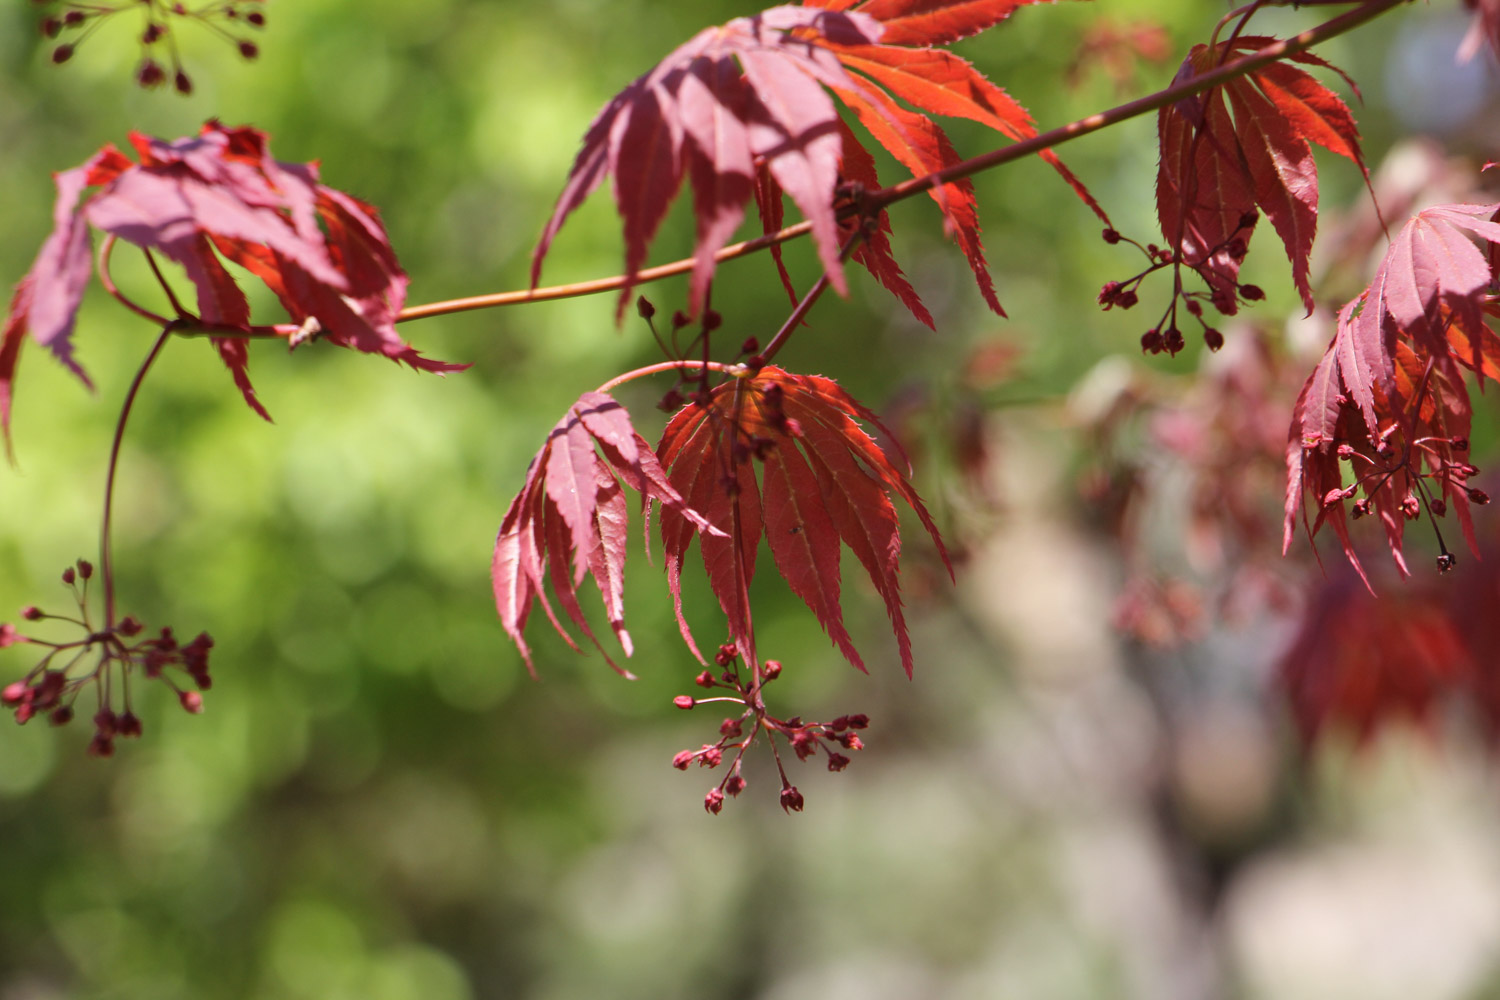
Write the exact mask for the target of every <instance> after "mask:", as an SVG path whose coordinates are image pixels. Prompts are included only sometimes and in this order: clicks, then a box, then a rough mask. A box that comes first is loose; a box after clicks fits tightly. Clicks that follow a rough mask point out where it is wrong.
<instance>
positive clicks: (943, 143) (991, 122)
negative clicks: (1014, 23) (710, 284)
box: [804, 0, 1110, 325]
mask: <svg viewBox="0 0 1500 1000" xmlns="http://www.w3.org/2000/svg"><path fill="white" fill-rule="evenodd" d="M804 2H805V3H806V5H807V6H809V7H822V8H832V9H837V10H849V11H851V12H852V13H857V14H863V15H865V16H867V17H871V18H874V19H875V20H876V21H878V22H879V23H880V25H881V27H882V28H883V29H884V30H883V32H882V33H881V35H880V41H879V44H868V43H859V44H850V43H847V42H840V41H836V40H829V41H826V42H824V43H823V44H825V45H826V46H827V47H828V48H830V49H831V50H833V52H834V53H835V54H836V55H837V56H838V58H839V62H841V63H842V64H843V65H844V68H845V69H847V70H849V71H851V72H852V73H853V74H855V78H856V79H857V80H859V82H860V83H861V84H862V89H861V90H859V91H848V90H841V89H838V88H835V93H837V94H838V96H839V99H840V100H842V101H843V102H844V104H845V105H847V106H848V107H849V109H850V110H851V111H853V112H854V115H855V117H857V118H858V119H859V121H860V124H862V125H864V126H865V128H866V129H867V130H868V131H869V132H870V134H871V135H872V136H874V137H875V139H876V141H878V142H879V143H880V144H881V145H882V146H884V147H885V148H886V150H887V151H889V152H890V153H891V155H892V156H894V157H895V158H896V160H897V161H898V162H900V163H901V164H902V165H903V166H905V167H906V168H907V169H909V170H911V172H912V174H913V175H914V176H918V177H921V176H925V175H927V174H931V173H935V172H937V171H939V170H943V169H945V168H947V167H951V166H953V165H955V164H957V163H958V162H959V161H960V157H959V155H958V153H957V152H956V151H955V150H954V148H953V144H952V142H951V141H950V140H949V139H948V135H947V133H946V132H944V131H943V130H942V128H940V127H939V126H938V125H937V124H936V123H935V122H933V120H932V119H931V118H929V117H928V115H929V114H935V115H942V116H944V117H949V118H966V119H969V120H970V121H975V122H978V123H980V124H981V125H986V126H988V127H990V128H992V129H994V130H996V131H997V132H999V133H1001V134H1002V135H1005V136H1008V137H1009V138H1011V139H1017V140H1019V139H1026V138H1030V137H1031V136H1034V135H1035V134H1036V127H1035V125H1034V123H1033V121H1032V119H1031V115H1030V114H1029V113H1028V112H1027V111H1026V109H1025V108H1024V107H1022V106H1021V105H1020V104H1019V103H1018V102H1017V101H1016V100H1015V99H1014V98H1013V97H1011V96H1010V95H1009V94H1007V93H1006V92H1005V91H1004V90H1002V89H1001V88H1000V87H997V86H996V85H995V84H993V83H991V82H990V81H989V80H988V79H986V78H985V76H984V75H983V74H982V73H980V72H979V71H978V70H977V69H975V68H974V65H973V64H972V63H970V62H969V61H968V60H966V59H963V58H961V57H960V56H956V55H954V54H953V53H952V52H948V51H946V50H945V49H941V48H936V47H935V46H940V45H946V44H948V43H950V42H954V41H957V40H958V39H961V38H967V37H969V36H970V35H975V34H978V33H979V32H981V31H984V30H985V29H987V28H990V27H993V26H994V25H996V24H998V23H999V22H1000V21H1002V20H1004V19H1005V18H1006V17H1008V16H1009V15H1010V14H1011V12H1012V11H1014V10H1015V9H1016V8H1018V7H1023V6H1027V5H1028V4H1031V3H1035V2H1037V0H865V2H864V3H849V2H839V0H804ZM898 99H899V100H900V101H904V102H906V103H907V104H910V105H911V106H912V107H914V108H917V109H918V110H916V111H912V110H908V109H906V108H904V107H902V106H901V105H900V104H899V103H897V101H898ZM1040 156H1041V157H1042V159H1043V160H1045V161H1046V162H1047V163H1049V164H1051V165H1052V167H1053V168H1054V169H1056V170H1057V171H1058V173H1060V174H1061V175H1062V176H1063V178H1064V180H1066V181H1067V182H1068V184H1069V185H1070V186H1071V187H1072V188H1073V190H1074V191H1075V192H1076V193H1077V194H1078V195H1079V197H1081V198H1082V199H1083V200H1084V202H1085V203H1086V204H1088V206H1089V207H1090V208H1091V209H1093V211H1094V212H1095V214H1097V215H1098V216H1099V218H1100V219H1102V220H1103V221H1104V224H1105V225H1106V226H1107V225H1109V224H1110V223H1109V217H1108V216H1107V215H1106V214H1105V213H1104V210H1103V209H1102V208H1100V207H1099V205H1098V203H1097V202H1096V201H1095V200H1094V198H1093V196H1092V195H1090V194H1089V193H1088V190H1087V189H1086V188H1085V187H1084V186H1083V184H1082V182H1081V181H1079V180H1078V178H1077V177H1075V176H1074V175H1073V173H1072V172H1071V171H1070V170H1069V169H1068V168H1067V167H1066V166H1064V165H1063V163H1062V161H1061V160H1059V159H1058V158H1057V155H1056V154H1055V153H1053V152H1052V151H1051V150H1044V151H1042V153H1041V154H1040ZM858 158H863V159H869V154H868V153H867V152H866V151H865V150H864V149H863V148H862V147H860V146H859V142H858V140H857V139H856V138H855V137H854V135H853V134H852V133H846V134H845V136H844V161H845V174H846V176H847V177H848V179H850V180H858V179H859V178H857V177H855V176H854V175H853V173H852V172H851V171H850V170H849V169H848V164H849V162H850V161H851V160H854V159H858ZM872 162H873V161H872ZM928 193H929V194H930V195H931V197H932V198H933V200H935V201H936V202H937V203H938V206H939V207H940V208H941V209H942V212H943V221H944V223H945V225H946V226H947V228H948V231H949V232H950V233H952V235H953V237H954V239H955V240H957V242H958V245H959V248H960V249H961V250H962V251H963V253H964V257H965V258H966V259H967V260H968V262H969V267H970V269H971V270H972V271H973V272H974V280H975V282H976V283H977V284H978V286H979V291H980V294H981V295H982V296H983V297H984V300H985V302H986V303H987V304H988V305H989V307H990V308H991V309H993V310H994V311H995V312H996V313H999V314H1000V315H1002V316H1003V315H1005V310H1004V309H1002V308H1001V307H1000V302H999V299H998V298H996V296H995V289H994V283H993V282H992V281H991V279H990V274H989V268H988V265H987V264H986V263H985V259H984V247H983V245H982V244H981V242H980V239H979V216H978V208H977V204H976V201H975V197H974V186H973V184H972V183H971V182H970V181H969V180H967V179H964V180H960V181H955V182H954V183H952V184H945V185H942V186H941V187H938V188H933V189H932V190H930V191H929V192H928ZM883 215H884V213H882V218H883ZM887 261H889V263H887ZM872 265H873V266H872ZM866 266H867V267H869V268H870V270H871V272H872V273H874V274H875V276H876V278H878V279H881V280H882V283H886V282H885V279H884V278H882V272H881V270H877V267H879V268H881V269H883V270H886V271H888V270H889V269H890V268H892V267H894V266H895V262H894V260H889V252H888V251H884V252H879V251H872V254H871V261H867V262H866ZM897 273H899V269H897ZM888 287H889V285H888ZM892 291H893V292H895V293H896V294H897V295H898V297H900V298H901V299H902V301H903V302H905V303H906V305H907V306H908V308H911V309H912V312H913V313H914V314H915V315H916V316H917V317H918V318H919V319H922V318H923V315H924V314H925V312H926V311H925V310H922V311H921V312H918V308H919V307H920V303H918V302H915V301H914V300H915V295H914V294H913V295H912V297H911V298H910V299H908V297H907V296H906V295H905V294H903V292H902V291H901V290H899V289H897V288H892ZM929 325H930V324H929Z"/></svg>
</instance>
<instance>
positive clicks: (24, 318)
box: [0, 121, 467, 439]
mask: <svg viewBox="0 0 1500 1000" xmlns="http://www.w3.org/2000/svg"><path fill="white" fill-rule="evenodd" d="M130 143H131V145H132V146H133V147H134V148H135V150H136V152H137V154H138V155H139V157H140V162H139V163H136V162H134V161H132V160H131V159H130V158H129V157H128V156H126V155H125V154H124V153H122V152H120V151H119V150H118V149H116V148H115V147H113V146H106V147H105V148H104V149H103V150H101V151H100V152H99V153H98V154H97V155H95V156H94V157H93V159H91V160H89V161H88V162H87V163H85V164H84V165H83V166H81V167H76V168H74V169H72V170H67V171H64V172H63V173H60V174H58V175H57V176H56V183H57V202H56V205H55V207H54V209H53V230H52V234H51V235H50V236H48V237H47V240H46V242H45V243H43V245H42V249H41V252H40V253H39V254H38V255H37V259H36V262H35V263H34V264H33V265H32V267H31V270H30V271H29V272H28V273H27V275H26V276H25V277H24V278H22V279H21V282H20V284H19V286H18V287H17V288H16V293H15V296H14V297H13V299H12V301H11V306H10V312H9V314H8V316H7V317H6V321H5V325H4V328H3V332H0V424H3V426H4V428H5V430H6V433H7V439H8V434H9V426H10V403H11V392H12V387H13V383H14V381H15V373H16V362H17V360H18V358H19V354H20V349H21V342H22V339H23V338H24V337H25V336H26V334H27V333H30V335H31V339H32V340H34V341H36V342H37V343H38V344H40V345H41V346H43V347H45V348H47V349H48V350H50V351H51V352H52V353H53V355H54V356H56V357H57V359H58V360H59V361H61V362H62V363H63V364H65V365H67V366H68V368H69V369H71V370H72V371H73V372H74V373H75V374H77V375H78V377H79V378H81V379H83V380H84V382H85V383H87V382H88V377H87V376H86V375H85V374H84V372H83V369H82V368H81V367H79V365H78V364H77V362H75V361H74V360H73V345H72V340H71V336H72V332H73V325H74V319H75V317H76V315H77V312H78V305H79V302H80V301H81V300H82V298H83V292H84V288H85V286H86V285H87V284H88V278H89V273H90V268H91V264H90V257H89V227H90V226H93V227H94V228H96V229H99V230H101V231H103V232H105V233H108V234H110V235H111V236H114V237H117V238H118V239H120V240H123V241H125V242H127V243H133V244H135V245H136V246H139V247H142V248H144V249H146V250H147V251H151V250H155V251H159V252H160V253H162V254H163V255H164V256H166V257H168V258H170V259H171V260H173V261H176V262H177V263H178V264H180V265H182V267H183V269H184V270H185V271H186V272H187V275H188V278H189V279H191V281H192V283H193V286H194V288H195V290H196V292H197V298H198V315H197V316H196V317H185V318H186V319H189V320H190V321H191V322H193V323H195V324H197V325H200V326H202V327H204V328H206V329H208V330H222V331H224V332H225V333H226V334H228V333H232V332H234V331H241V332H245V333H248V332H250V330H251V322H250V307H249V304H248V303H247V302H246V300H245V296H244V293H243V292H241V291H240V288H239V286H238V285H237V284H236V283H235V280H234V278H233V277H232V276H231V275H230V273H229V271H228V270H227V269H226V268H225V267H224V263H223V261H224V260H229V261H232V262H234V263H236V264H239V265H242V266H243V267H245V268H246V269H248V270H249V271H250V272H251V273H253V274H255V275H256V276H257V277H258V278H260V279H261V280H262V281H264V282H265V283H266V285H267V286H268V287H269V288H270V289H271V291H272V292H274V293H275V294H276V296H277V298H279V299H280V300H281V303H282V305H284V306H285V307H286V310H287V312H288V313H290V314H291V317H292V320H293V323H292V324H291V325H286V326H284V327H282V328H281V329H280V330H279V332H282V333H284V334H285V335H287V336H291V335H293V334H294V332H296V331H298V330H301V331H304V332H308V331H317V332H321V334H322V335H324V336H326V337H327V338H328V339H329V340H331V341H333V342H334V343H336V344H339V345H342V346H345V347H352V348H354V349H355V350H359V351H366V352H369V353H374V354H382V355H385V356H386V357H388V358H392V359H394V360H397V361H402V362H405V363H406V364H408V365H411V366H412V367H413V368H418V369H422V370H424V371H437V372H448V371H457V370H460V369H462V368H465V367H467V366H466V365H453V364H448V363H446V362H441V361H433V360H430V359H428V358H424V357H422V356H421V355H420V354H418V353H417V352H416V351H415V350H414V349H413V348H411V347H410V346H409V345H407V344H406V343H404V342H403V341H402V340H401V338H400V337H399V336H397V335H396V330H395V325H394V323H395V318H396V314H397V313H398V312H400V310H401V305H402V303H403V302H404V301H405V298H406V284H407V279H406V275H405V273H404V272H403V271H402V270H401V266H400V265H399V264H398V263H397V262H396V256H395V253H394V252H393V251H392V250H391V247H390V242H389V240H388V239H387V237H386V233H385V229H384V228H383V227H382V226H381V224H380V219H379V216H378V215H377V214H376V211H375V209H374V208H373V207H371V206H369V205H366V204H365V203H364V202H361V201H359V200H358V199H356V198H353V197H351V196H349V195H347V194H344V193H343V192H341V191H336V190H334V189H333V188H330V187H327V186H325V185H323V184H320V183H318V175H317V168H316V166H315V165H314V164H300V163H282V162H279V161H277V160H274V159H272V158H271V155H270V151H269V148H268V146H267V143H266V136H265V134H264V133H262V132H259V131H257V130H255V129H253V128H225V127H224V126H222V125H220V124H219V123H218V122H212V121H211V122H209V123H208V124H206V125H204V127H203V130H202V133H201V134H200V135H198V136H197V137H194V138H185V139H178V140H175V141H173V142H164V141H162V140H159V139H152V138H150V137H148V136H144V135H141V134H139V133H134V132H133V133H131V135H130ZM89 188H98V190H97V191H93V192H92V193H90V194H89V195H88V196H87V197H85V198H84V199H83V201H82V202H79V197H80V196H81V195H82V194H83V193H84V191H86V190H87V189H89ZM221 258H222V259H221ZM212 340H213V343H214V345H215V346H216V347H217V348H218V350H219V353H220V355H221V356H222V357H223V359H224V362H225V363H226V364H227V365H228V366H229V368H230V370H231V372H232V373H233V375H234V380H235V384H236V385H237V386H239V388H240V391H241V392H242V393H243V395H244V397H245V401H246V402H247V403H249V404H250V406H251V407H253V408H254V409H255V411H256V412H257V413H259V414H261V416H266V411H265V409H264V408H263V407H262V406H261V405H260V403H259V402H258V401H257V400H256V398H255V392H254V389H253V388H252V387H251V385H250V380H249V375H248V373H247V370H246V364H247V350H246V341H245V339H244V338H241V337H234V336H222V337H213V338H212ZM268 419H269V418H268Z"/></svg>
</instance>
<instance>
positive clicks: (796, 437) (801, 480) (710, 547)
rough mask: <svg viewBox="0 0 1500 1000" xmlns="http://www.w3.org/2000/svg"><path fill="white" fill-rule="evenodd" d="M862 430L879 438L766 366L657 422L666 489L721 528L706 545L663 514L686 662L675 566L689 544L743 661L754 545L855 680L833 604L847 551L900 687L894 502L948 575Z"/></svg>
mask: <svg viewBox="0 0 1500 1000" xmlns="http://www.w3.org/2000/svg"><path fill="white" fill-rule="evenodd" d="M861 420H863V421H865V422H867V423H869V424H871V425H873V426H875V427H876V428H878V429H880V430H881V431H882V432H884V428H883V427H881V425H880V422H879V420H878V419H877V418H876V417H875V415H874V414H873V413H871V412H870V411H869V410H868V409H866V408H865V407H864V406H862V405H861V404H860V403H859V402H857V401H856V400H855V399H854V398H853V397H851V396H850V395H849V394H848V393H846V392H845V391H844V390H843V389H841V388H839V386H838V385H837V384H836V383H834V382H833V381H831V380H829V379H826V378H823V377H821V376H817V375H793V374H791V373H789V372H786V371H783V370H782V369H780V368H777V367H775V366H767V367H765V368H762V369H761V370H760V371H759V372H758V373H757V374H755V375H754V376H747V377H742V378H735V379H732V380H730V381H729V382H728V383H726V384H723V385H720V386H719V387H717V388H716V389H715V390H714V391H713V393H712V394H711V396H710V398H709V399H708V400H707V401H706V402H704V403H699V402H693V403H690V404H688V405H687V406H686V407H684V408H683V409H682V410H680V411H678V413H677V414H676V415H675V416H674V417H673V418H672V420H671V421H670V422H669V423H668V424H667V428H666V431H665V432H664V433H663V434H662V439H661V443H660V445H658V447H657V453H658V455H659V457H660V459H661V463H662V465H663V466H664V467H665V468H666V469H667V472H668V476H669V478H670V480H671V482H672V484H673V486H674V487H675V488H676V489H677V491H678V492H679V493H680V494H681V495H682V496H683V498H684V499H685V500H686V502H687V504H688V505H689V507H691V508H692V509H694V510H698V511H701V512H702V514H703V515H704V516H705V517H706V518H708V519H709V520H710V521H711V522H713V523H714V524H715V525H717V526H719V527H720V528H722V529H724V530H725V534H724V535H723V536H709V535H705V534H703V533H702V531H701V530H695V528H696V526H695V525H694V524H692V523H691V522H690V520H689V519H688V518H687V517H686V515H685V514H684V513H683V512H682V511H681V510H674V509H672V508H670V507H667V508H666V509H664V510H663V511H662V513H661V536H662V544H663V546H664V547H665V550H666V568H667V579H668V587H669V588H670V589H671V591H672V594H673V597H674V599H675V602H676V606H677V620H678V625H679V627H680V628H681V631H682V635H683V638H684V639H685V640H686V641H687V643H688V645H689V647H690V648H691V649H692V650H693V652H694V653H695V654H697V652H698V650H697V645H696V643H695V642H694V641H693V637H692V633H691V632H690V630H689V629H688V626H687V622H686V620H685V619H684V618H683V614H682V568H683V560H684V558H685V557H686V554H687V549H688V547H689V545H690V544H691V543H692V540H693V537H694V535H695V534H696V535H697V536H698V537H699V542H700V544H699V548H700V549H701V552H702V556H703V562H704V566H705V568H706V569H707V571H708V579H709V584H710V586H711V587H712V589H713V592H714V594H715V595H716V596H717V597H718V600H719V604H720V606H721V607H722V608H723V609H724V613H725V615H727V616H728V619H729V629H730V633H731V635H732V637H733V638H734V639H735V641H736V642H737V643H739V644H740V648H741V649H753V648H754V644H753V629H752V623H751V621H750V613H749V607H748V597H747V595H748V590H749V586H750V582H751V580H752V579H753V578H754V576H755V555H756V550H757V549H758V548H759V545H760V538H761V536H762V535H764V536H765V539H766V541H767V543H768V545H769V546H770V549H771V557H772V559H773V560H774V561H775V563H776V568H777V570H778V571H779V572H780V573H781V575H782V576H783V577H784V578H785V579H786V581H787V583H788V585H789V586H790V587H791V588H792V591H793V593H795V594H796V595H797V596H798V597H800V598H802V600H803V601H804V602H805V603H806V604H807V606H808V607H809V608H810V609H811V610H812V612H813V614H814V615H815V616H816V617H817V619H818V623H819V624H820V625H822V627H823V630H824V631H825V632H827V633H828V636H829V638H830V639H832V640H833V643H834V645H835V646H837V647H838V649H839V651H840V652H841V653H843V655H844V656H845V657H846V658H847V659H848V660H849V662H850V663H852V664H854V665H855V666H856V667H859V668H860V669H861V670H863V669H864V662H863V660H862V659H861V658H860V655H859V653H858V651H856V650H855V648H854V643H853V641H852V640H851V638H850V636H849V633H848V630H847V629H846V628H845V627H844V622H843V612H842V609H841V605H840V566H839V563H840V554H841V551H842V548H841V547H842V546H843V545H847V546H848V547H849V549H850V550H852V551H853V552H854V555H855V557H856V558H857V559H858V560H859V562H860V564H861V565H862V566H864V568H865V571H866V573H868V574H869V577H870V581H871V582H872V583H873V584H874V586H875V590H876V592H877V593H879V594H880V596H881V598H882V599H883V600H884V602H885V606H886V611H887V613H888V614H889V616H890V619H891V625H892V628H893V629H894V631H895V634H896V642H897V645H898V647H899V649H900V655H901V664H902V666H903V667H904V668H905V670H906V673H907V675H908V676H910V675H911V672H912V657H911V643H910V640H909V638H908V636H907V631H906V620H905V616H904V614H903V612H902V606H901V591H900V585H899V578H898V568H899V562H900V555H901V536H900V530H899V525H898V522H897V516H896V508H895V505H894V503H893V502H892V496H896V497H900V498H901V499H902V500H903V501H905V502H906V503H907V504H908V505H909V506H910V507H911V508H912V509H913V510H914V511H915V512H916V514H917V516H918V518H920V520H921V522H922V525H923V527H925V528H926V529H927V532H928V534H929V535H931V536H932V539H933V542H934V543H935V544H936V545H937V547H938V552H939V553H940V554H941V556H942V558H943V561H944V564H945V565H946V564H948V554H947V551H946V550H945V549H944V547H943V543H942V539H941V538H940V537H939V535H938V532H937V527H936V526H935V525H934V524H933V522H932V518H931V517H930V516H929V515H928V513H927V509H926V507H924V506H923V504H922V501H921V498H920V497H918V496H917V493H916V491H915V490H914V489H913V488H912V486H911V483H910V482H909V481H908V480H907V478H906V475H905V474H904V473H903V472H902V471H901V469H900V468H899V467H898V464H897V463H898V462H899V463H900V464H901V465H904V464H905V456H904V455H901V454H900V453H899V451H897V452H894V453H893V452H891V451H888V450H887V449H886V448H884V447H882V446H881V445H880V444H878V443H877V442H876V441H875V439H874V438H872V437H871V436H870V435H869V433H868V432H867V431H866V430H865V429H864V428H863V427H862V426H861V425H860V421H861ZM887 436H889V435H888V434H887ZM893 447H894V446H893ZM757 464H758V465H759V466H760V475H759V478H758V479H757V476H756V469H755V467H756V465H757ZM949 572H950V573H951V572H952V567H951V566H949ZM699 658H700V659H701V656H700V657H699Z"/></svg>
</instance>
